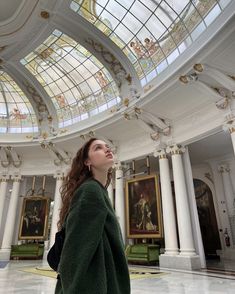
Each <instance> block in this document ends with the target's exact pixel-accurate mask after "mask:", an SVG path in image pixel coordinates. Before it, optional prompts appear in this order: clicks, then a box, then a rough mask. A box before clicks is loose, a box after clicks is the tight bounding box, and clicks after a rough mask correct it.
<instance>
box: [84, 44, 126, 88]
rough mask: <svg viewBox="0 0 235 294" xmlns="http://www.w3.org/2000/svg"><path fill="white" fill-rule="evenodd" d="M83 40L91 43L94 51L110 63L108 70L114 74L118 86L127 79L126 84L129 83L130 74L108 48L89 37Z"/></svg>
mask: <svg viewBox="0 0 235 294" xmlns="http://www.w3.org/2000/svg"><path fill="white" fill-rule="evenodd" d="M85 42H86V43H88V44H89V45H91V46H92V48H93V49H94V50H95V51H96V52H98V53H99V54H101V56H102V57H103V59H104V60H105V61H106V62H107V63H108V64H109V65H110V70H111V71H112V72H113V74H114V75H115V77H116V80H117V84H118V87H119V88H120V87H121V86H122V84H123V82H124V81H127V82H128V84H129V85H131V83H132V77H131V75H130V74H128V73H127V71H126V70H125V68H124V67H123V66H122V64H121V62H120V61H119V60H118V59H117V58H116V57H115V56H114V55H113V54H112V53H111V52H110V51H109V50H108V49H106V48H105V47H104V45H103V44H101V43H98V42H96V41H94V40H92V39H91V38H87V39H86V40H85Z"/></svg>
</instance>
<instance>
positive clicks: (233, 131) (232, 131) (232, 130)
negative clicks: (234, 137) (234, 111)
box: [229, 125, 235, 134]
mask: <svg viewBox="0 0 235 294" xmlns="http://www.w3.org/2000/svg"><path fill="white" fill-rule="evenodd" d="M229 132H230V134H232V133H235V125H234V126H232V127H230V128H229Z"/></svg>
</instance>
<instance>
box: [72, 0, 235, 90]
mask: <svg viewBox="0 0 235 294" xmlns="http://www.w3.org/2000/svg"><path fill="white" fill-rule="evenodd" d="M230 1H231V0H222V1H218V0H206V1H205V0H191V1H189V0H73V1H71V4H70V8H71V9H72V10H74V11H75V12H77V13H78V14H80V15H81V16H82V17H84V18H85V19H86V20H88V21H89V22H91V23H92V24H93V25H94V26H96V27H97V28H98V29H99V30H101V31H102V32H103V33H104V34H105V35H107V36H108V37H109V38H110V39H111V40H112V41H113V42H114V43H116V45H118V46H119V48H121V49H122V51H123V52H124V53H125V55H126V56H127V57H128V58H129V60H130V61H131V63H132V64H133V66H134V68H135V70H136V72H137V74H138V76H139V79H140V80H141V84H142V86H144V85H145V84H146V83H147V82H149V81H150V80H152V79H153V78H154V77H156V76H157V75H158V74H159V73H160V72H161V71H162V70H164V69H165V68H166V67H167V66H168V65H169V64H171V63H172V62H173V61H174V60H175V59H176V58H177V57H178V56H179V55H180V54H181V53H182V52H183V51H184V50H185V49H186V48H187V47H188V46H189V45H190V44H191V43H192V42H193V41H195V40H196V39H197V37H198V36H199V35H200V34H201V33H202V32H203V31H204V30H205V29H206V27H207V26H209V25H210V24H211V22H212V21H213V20H214V19H215V18H216V17H217V16H218V15H219V14H220V12H221V11H222V10H223V9H224V7H225V6H226V5H227V4H228V3H229V2H230Z"/></svg>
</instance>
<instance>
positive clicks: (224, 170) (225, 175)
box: [219, 164, 235, 245]
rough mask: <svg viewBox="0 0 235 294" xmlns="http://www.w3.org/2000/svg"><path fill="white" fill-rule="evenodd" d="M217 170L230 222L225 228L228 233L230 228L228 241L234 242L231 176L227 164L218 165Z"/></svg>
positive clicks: (233, 202) (234, 208)
mask: <svg viewBox="0 0 235 294" xmlns="http://www.w3.org/2000/svg"><path fill="white" fill-rule="evenodd" d="M219 172H220V173H221V176H222V181H223V189H224V196H225V201H226V207H227V212H228V218H229V222H230V228H227V230H228V233H229V232H230V230H231V234H229V237H230V239H231V240H230V243H231V245H232V244H235V240H234V237H235V226H234V216H235V195H234V192H233V186H232V182H231V177H230V169H229V167H228V165H226V164H222V165H220V167H219Z"/></svg>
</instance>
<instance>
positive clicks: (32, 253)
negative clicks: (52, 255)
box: [10, 243, 44, 259]
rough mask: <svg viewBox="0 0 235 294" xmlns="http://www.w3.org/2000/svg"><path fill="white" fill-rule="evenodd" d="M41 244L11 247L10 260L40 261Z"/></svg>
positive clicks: (42, 249)
mask: <svg viewBox="0 0 235 294" xmlns="http://www.w3.org/2000/svg"><path fill="white" fill-rule="evenodd" d="M43 252H44V245H43V244H35V243H32V244H21V245H12V246H11V257H10V258H11V259H42V257H43Z"/></svg>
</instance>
